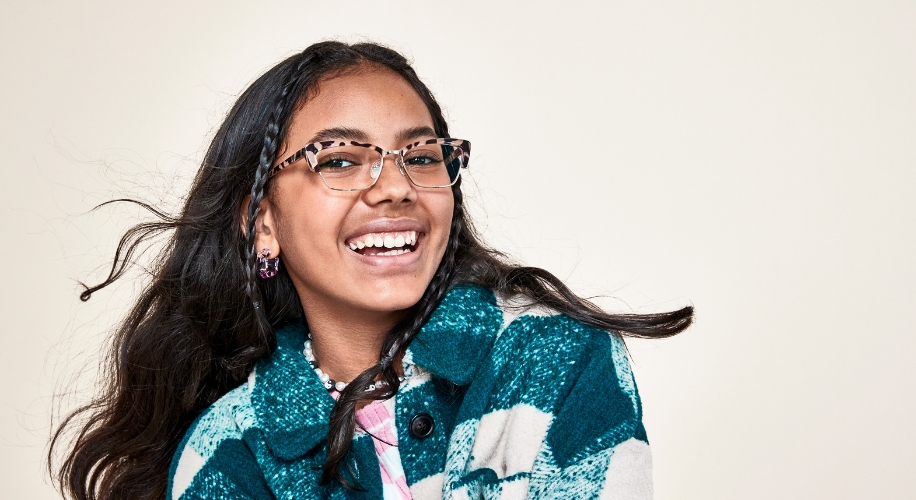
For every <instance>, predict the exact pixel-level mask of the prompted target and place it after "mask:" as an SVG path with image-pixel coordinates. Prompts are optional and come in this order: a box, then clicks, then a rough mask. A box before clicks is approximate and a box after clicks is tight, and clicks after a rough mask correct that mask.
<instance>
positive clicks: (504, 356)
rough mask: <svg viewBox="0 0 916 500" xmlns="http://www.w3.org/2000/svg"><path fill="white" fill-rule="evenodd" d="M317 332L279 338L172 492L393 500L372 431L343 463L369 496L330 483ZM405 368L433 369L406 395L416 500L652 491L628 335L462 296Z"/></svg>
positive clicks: (191, 445)
mask: <svg viewBox="0 0 916 500" xmlns="http://www.w3.org/2000/svg"><path fill="white" fill-rule="evenodd" d="M305 334H306V331H305V326H304V325H303V324H289V325H286V326H284V327H281V328H279V329H278V330H277V332H276V335H277V341H278V346H277V349H276V351H275V352H274V353H273V354H272V355H271V356H270V357H268V358H265V359H263V360H261V361H260V362H258V363H257V365H256V367H255V370H254V371H253V372H252V373H251V376H250V377H249V380H248V382H247V383H246V384H243V385H242V386H240V387H238V388H236V389H234V390H232V391H231V392H229V393H228V394H226V395H225V396H224V397H223V398H221V399H220V400H219V401H217V402H216V403H215V404H213V405H212V406H211V407H210V408H209V409H207V410H206V411H205V412H204V413H203V414H202V415H201V416H200V417H199V418H198V419H197V420H196V421H195V423H194V424H193V425H192V426H191V428H190V429H189V430H188V432H187V434H186V436H185V437H184V439H183V441H182V442H181V444H180V445H179V447H178V449H177V451H176V453H175V456H174V459H173V461H172V466H171V470H170V474H169V484H168V495H169V498H171V499H174V500H179V499H180V500H190V499H252V500H255V499H256V500H268V499H335V500H336V499H341V500H343V499H378V498H382V479H381V474H380V471H379V465H378V458H377V456H376V454H375V450H374V446H373V442H372V438H371V437H370V436H368V435H366V434H357V435H356V436H355V437H354V440H353V444H352V447H351V449H350V453H349V456H348V461H347V462H348V464H349V466H348V467H343V468H342V470H343V472H344V476H345V478H346V479H347V480H348V481H349V482H351V483H352V484H354V485H357V486H358V488H355V489H348V488H345V487H344V486H342V485H341V484H339V483H337V482H335V483H332V484H328V485H319V478H320V474H321V471H320V469H319V468H320V466H321V465H322V464H323V463H324V461H325V458H326V456H327V455H326V453H327V446H326V445H327V441H326V437H327V433H328V416H329V414H330V412H331V408H332V407H333V405H334V399H333V398H331V396H329V395H328V392H327V391H326V390H325V389H324V387H323V386H322V385H321V383H320V381H319V379H318V377H317V375H316V374H315V372H314V371H313V370H312V369H311V368H310V367H309V365H308V363H307V362H306V360H305V357H304V356H303V354H302V348H303V343H304V341H305ZM405 363H412V364H414V365H415V366H418V367H420V368H422V369H423V370H424V371H426V372H428V373H429V376H427V377H423V378H422V379H421V380H419V381H414V383H408V384H406V385H405V386H404V387H402V388H401V390H400V391H398V394H397V395H396V404H395V413H396V414H395V421H396V427H397V435H398V436H397V437H398V441H397V443H398V450H399V452H400V456H401V462H402V464H403V468H404V473H405V475H406V477H407V484H408V485H409V487H410V493H411V495H412V496H413V498H414V499H416V500H425V499H439V498H446V499H455V500H458V499H461V500H464V499H517V498H534V499H547V498H576V499H591V498H594V499H610V498H614V499H646V498H651V497H652V478H651V459H650V454H649V444H648V440H647V438H646V432H645V429H644V428H643V425H642V409H641V406H640V400H639V395H638V393H637V390H636V385H635V383H634V381H633V375H632V372H631V371H630V365H629V362H628V359H627V353H626V348H625V347H624V344H623V342H622V341H621V340H620V339H619V338H618V337H617V336H615V335H612V334H608V333H607V332H604V331H601V330H597V329H595V328H591V327H589V326H586V325H583V324H582V323H579V322H577V321H574V320H572V319H570V318H569V317H567V316H564V315H559V314H553V313H551V312H550V311H543V310H539V309H537V308H527V309H524V308H522V307H521V306H520V305H519V302H518V301H516V300H512V299H509V300H502V299H499V300H498V299H497V297H496V296H495V295H494V294H493V293H492V292H491V291H490V290H486V289H483V288H479V287H460V288H456V289H454V290H452V291H450V292H449V293H448V295H447V296H446V298H445V299H444V300H443V302H442V304H441V305H440V306H439V308H438V309H437V310H436V312H435V314H434V315H433V317H432V318H431V319H430V321H429V322H428V323H427V324H426V325H425V326H424V328H423V329H422V331H421V332H420V333H419V334H418V335H417V337H416V338H415V339H414V341H413V342H412V343H411V345H410V347H409V349H408V351H407V354H406V356H405ZM421 414H426V415H427V416H428V417H431V419H432V422H433V429H432V433H430V434H429V435H426V436H420V435H417V434H422V433H418V432H416V429H417V426H416V425H414V426H413V432H412V431H411V429H412V426H411V422H412V420H414V417H416V416H417V415H421ZM420 418H422V419H426V417H425V416H424V417H420ZM426 422H428V420H426ZM414 423H416V421H414ZM421 428H422V426H421Z"/></svg>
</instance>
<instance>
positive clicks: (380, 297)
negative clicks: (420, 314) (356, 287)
mask: <svg viewBox="0 0 916 500" xmlns="http://www.w3.org/2000/svg"><path fill="white" fill-rule="evenodd" d="M427 286H428V282H425V283H423V284H419V285H418V284H414V285H412V286H411V285H406V284H400V285H392V284H386V285H384V286H380V287H361V290H362V291H361V292H360V298H361V299H362V300H360V302H361V303H363V304H365V306H364V307H365V308H366V309H368V310H373V311H378V312H395V311H403V310H405V309H410V308H411V307H413V306H415V305H416V304H417V302H419V301H420V298H422V297H423V293H424V292H425V291H426V287H427ZM369 290H373V291H371V292H370V291H369Z"/></svg>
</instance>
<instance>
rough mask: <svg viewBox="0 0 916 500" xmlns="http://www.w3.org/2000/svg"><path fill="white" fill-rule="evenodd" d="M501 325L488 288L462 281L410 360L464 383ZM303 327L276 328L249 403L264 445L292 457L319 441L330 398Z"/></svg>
mask: <svg viewBox="0 0 916 500" xmlns="http://www.w3.org/2000/svg"><path fill="white" fill-rule="evenodd" d="M502 327H503V313H502V311H501V310H500V309H499V307H498V306H497V304H496V298H495V297H494V295H493V293H492V292H491V291H489V290H486V289H484V288H480V287H476V286H462V287H458V288H455V289H453V290H451V291H449V292H448V294H446V296H445V298H444V299H443V300H442V303H441V304H440V305H439V307H438V308H437V309H436V311H435V313H433V316H432V317H431V318H430V320H429V321H428V322H427V323H426V325H425V326H424V327H423V328H422V329H421V330H420V332H419V333H418V334H417V337H416V338H415V339H414V340H413V342H412V343H411V345H410V347H409V348H408V356H409V358H408V359H410V361H411V362H412V363H415V364H416V365H418V366H420V367H422V368H424V369H426V370H427V371H429V372H431V373H432V374H433V375H435V376H437V377H441V378H444V379H446V380H448V381H450V382H452V383H454V384H457V385H468V384H470V383H471V381H472V380H473V379H474V376H475V374H476V373H477V371H478V369H479V368H480V367H481V365H482V364H483V363H484V361H485V360H486V359H487V357H488V355H489V353H490V348H491V347H492V345H493V341H494V340H495V338H496V336H497V334H498V333H499V331H500V330H501V329H502ZM305 335H306V329H305V325H304V324H303V323H301V322H300V323H290V324H287V325H285V326H283V327H281V328H279V329H277V331H276V336H277V349H276V351H274V353H273V354H272V355H271V356H270V357H269V358H266V359H263V360H261V361H260V362H259V363H258V364H257V366H256V369H255V376H254V387H253V389H252V394H251V402H252V406H253V407H254V412H255V416H256V418H257V420H258V427H259V428H260V429H261V430H262V431H263V432H264V437H265V439H266V441H267V445H268V447H269V448H270V450H271V451H272V452H273V453H274V455H276V456H277V457H279V458H281V459H284V460H293V459H295V458H298V457H300V456H302V455H304V454H305V453H307V452H308V451H309V450H311V449H312V448H314V447H315V446H317V445H318V444H319V443H321V442H322V441H324V440H325V439H326V437H327V434H328V429H329V424H328V417H329V416H330V414H331V409H332V408H333V407H334V399H333V398H332V397H331V396H330V395H329V394H328V392H327V390H326V389H325V388H324V386H322V385H321V382H320V381H319V379H318V376H317V375H315V372H314V370H312V368H311V367H310V366H309V365H308V363H307V362H306V360H305V356H304V355H303V354H302V348H303V344H304V342H305Z"/></svg>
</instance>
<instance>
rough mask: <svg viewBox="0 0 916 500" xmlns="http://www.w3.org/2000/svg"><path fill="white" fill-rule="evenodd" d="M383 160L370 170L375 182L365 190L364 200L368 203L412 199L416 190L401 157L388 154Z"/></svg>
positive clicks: (396, 201) (397, 201)
mask: <svg viewBox="0 0 916 500" xmlns="http://www.w3.org/2000/svg"><path fill="white" fill-rule="evenodd" d="M382 161H383V162H384V163H383V164H381V165H378V166H377V168H373V169H372V170H371V174H372V176H373V177H374V178H376V180H375V184H374V185H373V186H372V187H371V188H369V189H367V190H366V192H365V193H366V201H367V202H369V203H370V204H376V203H382V202H385V201H390V202H394V203H400V202H404V201H413V200H415V199H416V196H417V192H416V189H414V186H413V184H411V182H410V179H408V178H407V174H406V172H405V171H404V168H403V165H402V164H401V157H400V155H397V154H388V155H385V156H384V157H383V158H382Z"/></svg>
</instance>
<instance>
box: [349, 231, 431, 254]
mask: <svg viewBox="0 0 916 500" xmlns="http://www.w3.org/2000/svg"><path fill="white" fill-rule="evenodd" d="M419 237H420V234H419V233H417V232H416V231H396V232H385V233H369V234H364V235H361V236H357V237H355V238H350V239H349V240H347V241H346V245H347V247H348V248H350V250H352V251H354V252H356V253H358V254H360V255H366V256H372V257H387V256H394V255H402V254H405V253H410V252H413V251H414V250H416V249H417V241H418V239H419Z"/></svg>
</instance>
